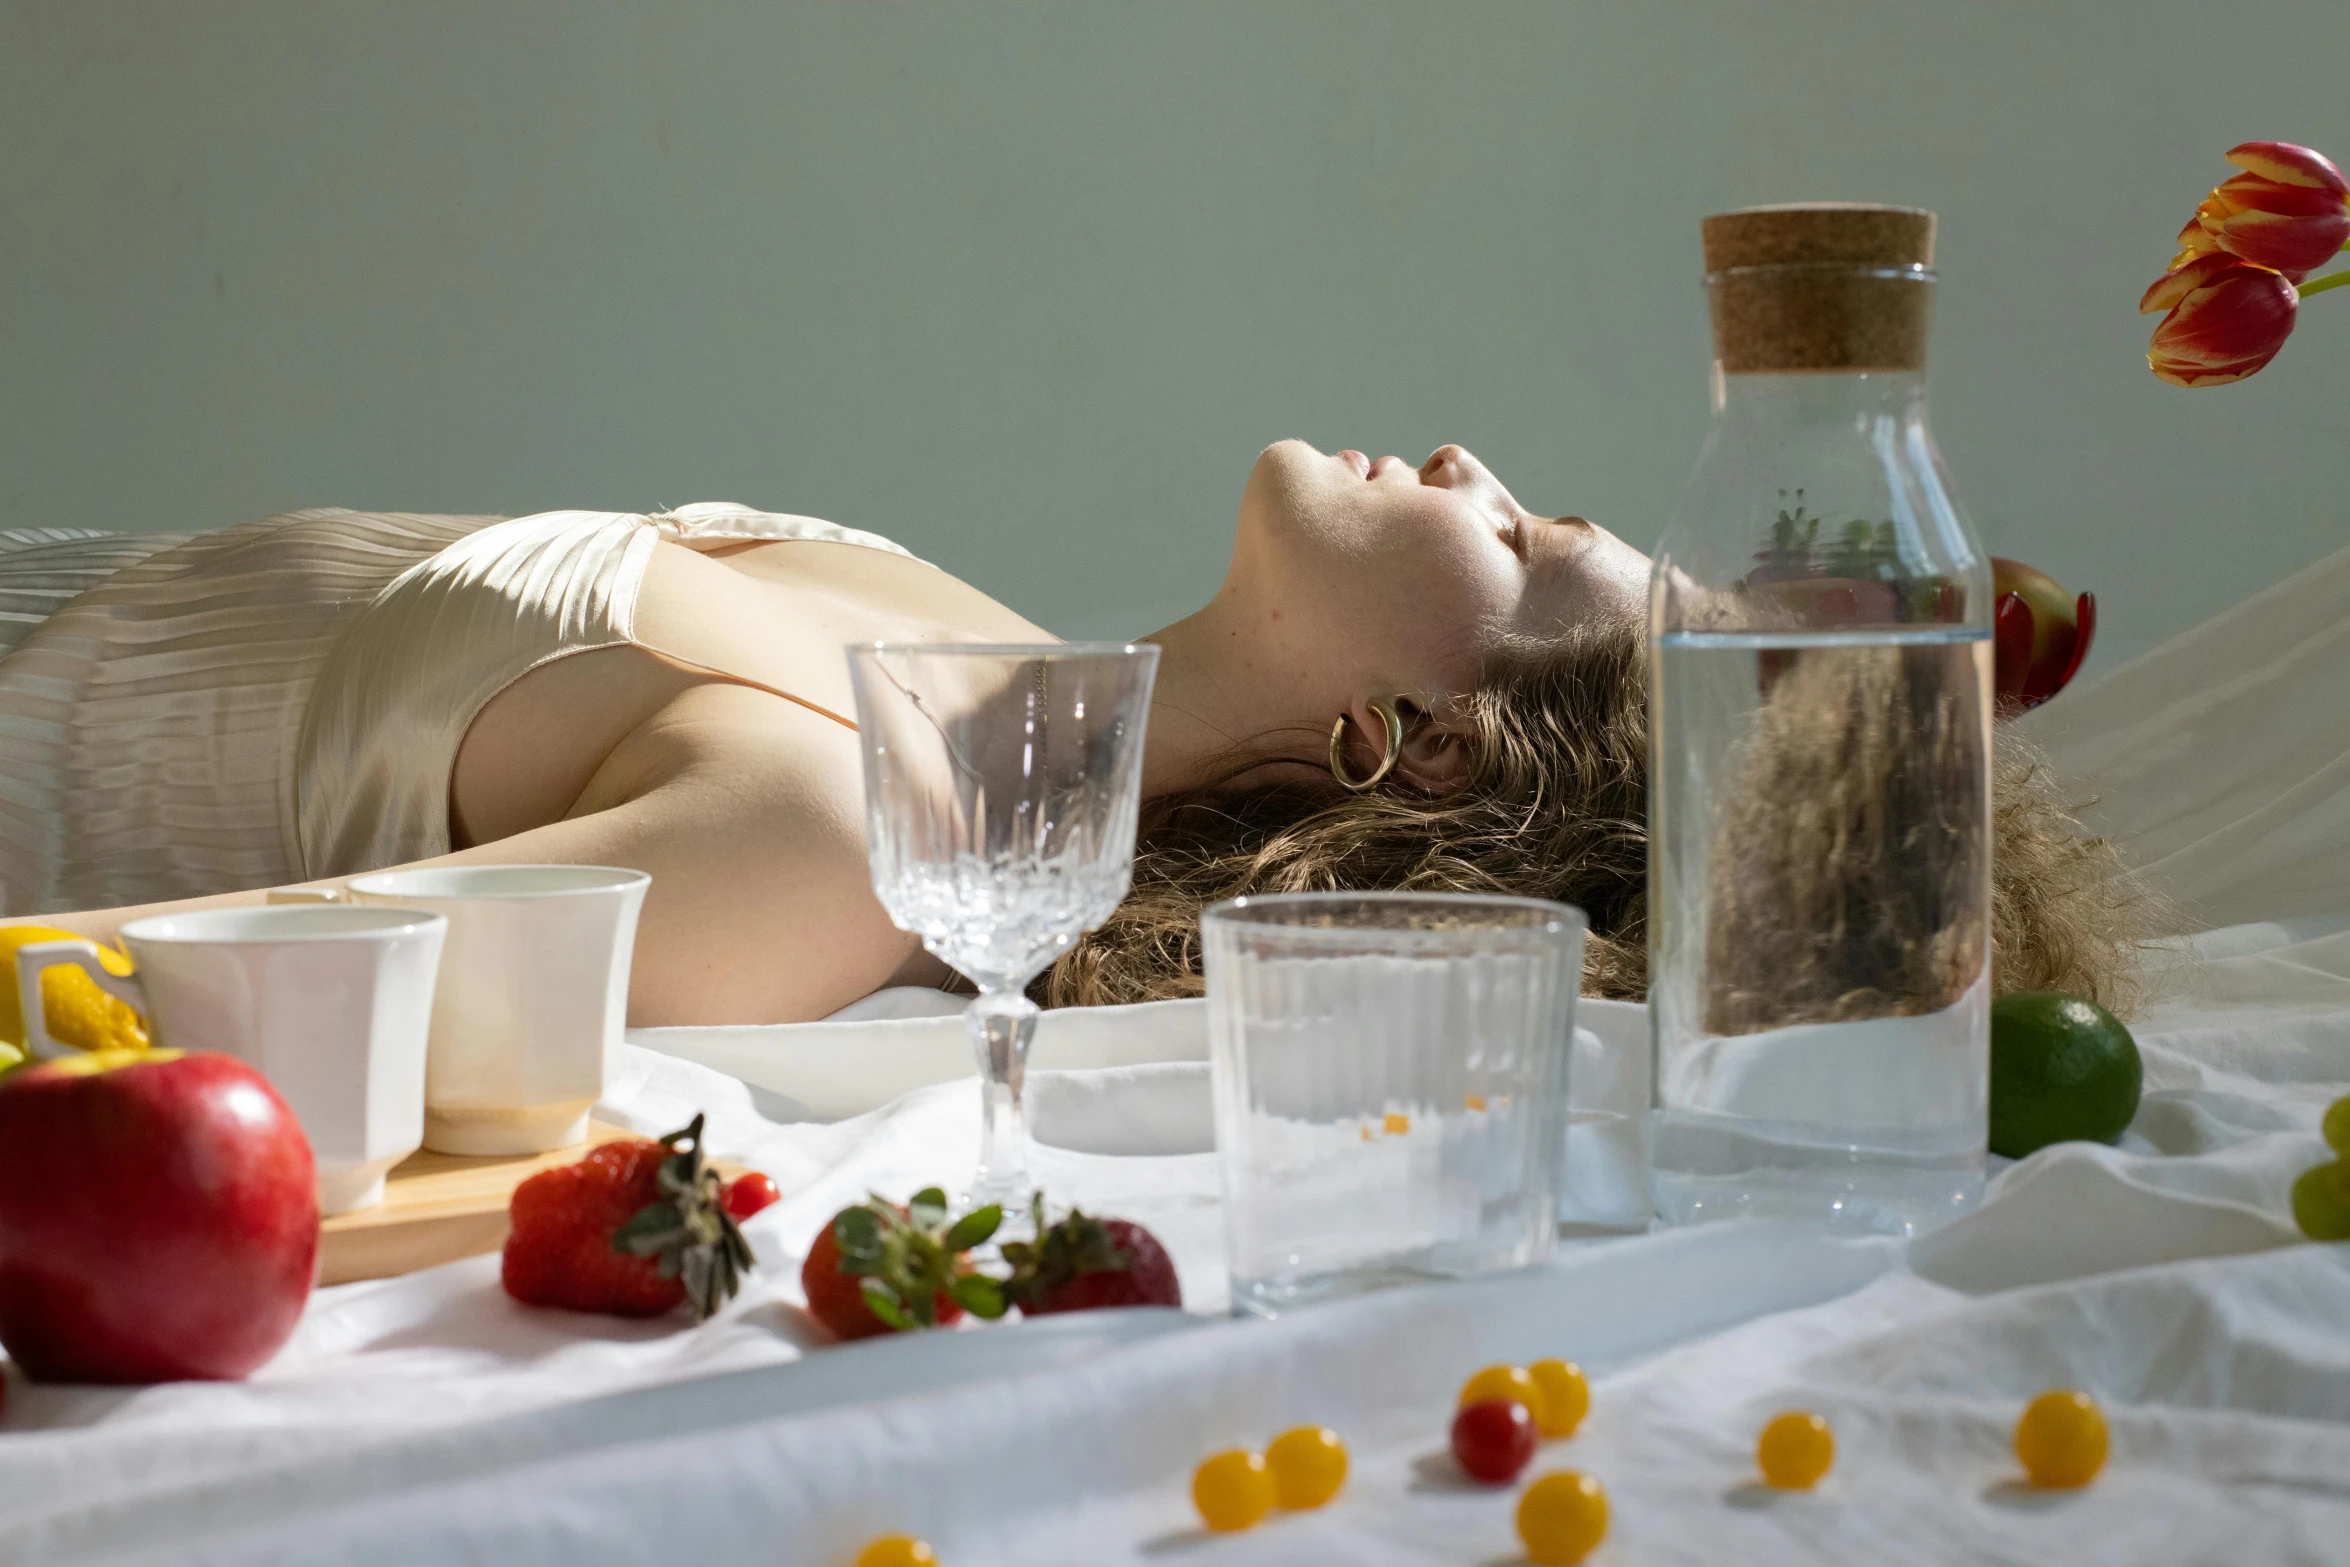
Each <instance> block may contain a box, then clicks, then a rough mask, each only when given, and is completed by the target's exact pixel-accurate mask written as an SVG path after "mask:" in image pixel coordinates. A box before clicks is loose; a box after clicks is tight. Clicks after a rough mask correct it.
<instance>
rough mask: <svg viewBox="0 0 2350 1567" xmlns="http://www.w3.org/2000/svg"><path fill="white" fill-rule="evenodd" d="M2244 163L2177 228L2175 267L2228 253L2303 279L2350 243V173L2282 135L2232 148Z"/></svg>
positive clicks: (2239, 162)
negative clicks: (2345, 176) (2281, 138)
mask: <svg viewBox="0 0 2350 1567" xmlns="http://www.w3.org/2000/svg"><path fill="white" fill-rule="evenodd" d="M2228 161H2229V162H2230V163H2232V164H2235V165H2236V166H2237V167H2238V168H2240V169H2242V170H2244V172H2243V173H2241V174H2239V175H2237V176H2236V177H2235V178H2234V179H2232V180H2229V181H2228V182H2227V183H2226V184H2224V185H2221V186H2219V187H2218V188H2217V189H2215V190H2214V191H2212V193H2211V194H2210V195H2208V196H2206V197H2204V198H2203V205H2202V206H2200V207H2198V208H2196V209H2195V216H2193V217H2192V218H2189V219H2188V220H2187V226H2186V227H2185V228H2183V229H2181V230H2179V244H2180V245H2182V246H2183V247H2185V248H2183V249H2182V250H2181V251H2180V252H2179V253H2178V254H2177V255H2176V256H2174V257H2172V258H2171V266H2172V267H2174V268H2176V267H2178V266H2180V265H2181V264H2182V263H2184V262H2187V261H2191V260H2193V259H2194V258H2195V257H2197V256H2202V255H2212V254H2226V255H2231V256H2235V257H2238V258H2240V259H2242V260H2245V261H2249V262H2251V263H2252V264H2253V265H2254V266H2256V267H2267V268H2268V269H2269V270H2270V271H2272V272H2281V273H2283V274H2284V275H2285V278H2286V281H2288V282H2293V283H2298V282H2300V281H2301V280H2302V279H2303V278H2305V277H2307V276H2309V274H2310V273H2312V272H2315V271H2316V270H2317V269H2318V268H2319V267H2322V266H2324V265H2325V264H2326V263H2327V262H2329V261H2331V260H2333V259H2334V257H2335V256H2337V255H2338V254H2340V253H2341V250H2342V247H2343V246H2344V245H2345V244H2346V243H2350V181H2345V180H2344V179H2343V178H2342V171H2341V170H2340V169H2337V168H2335V167H2334V166H2333V164H2332V163H2331V162H2330V161H2329V160H2327V159H2326V158H2325V157H2324V156H2323V155H2322V154H2320V153H2316V152H2312V151H2311V150H2310V149H2309V148H2307V147H2296V146H2294V145H2293V144H2292V143H2291V142H2283V141H2248V142H2246V143H2244V144H2243V145H2242V146H2240V147H2236V148H2233V149H2231V150H2230V151H2229V153H2228Z"/></svg>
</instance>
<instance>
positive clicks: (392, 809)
mask: <svg viewBox="0 0 2350 1567" xmlns="http://www.w3.org/2000/svg"><path fill="white" fill-rule="evenodd" d="M38 531H40V532H42V533H43V534H44V535H48V534H52V533H58V532H62V531H64V530H38ZM665 539H666V540H670V541H673V542H676V543H679V544H683V545H685V546H687V547H688V548H698V549H715V548H721V547H724V546H726V545H730V544H735V543H740V542H744V541H760V540H777V539H817V540H826V541H831V542H836V543H844V544H857V545H862V546H866V547H869V548H874V549H882V550H888V551H890V552H892V553H895V554H899V555H903V554H905V553H906V552H905V551H904V550H902V549H900V548H899V547H898V546H897V545H895V544H893V543H891V542H890V541H889V540H887V539H884V538H881V537H880V536H879V535H876V534H871V533H864V532H860V531H858V530H856V529H852V528H842V527H839V526H837V525H835V524H832V523H828V522H823V521H820V520H818V519H816V518H812V517H797V516H790V515H785V514H781V513H772V512H759V511H753V510H751V509H750V508H748V507H743V506H737V505H732V504H729V503H723V502H718V503H709V504H704V505H699V506H687V507H681V508H679V509H678V510H676V511H674V512H668V513H664V514H662V515H659V516H642V515H637V514H634V513H622V512H577V511H573V512H547V513H542V514H540V515H538V516H532V517H519V518H515V519H513V520H512V521H506V520H503V519H500V518H496V517H470V516H431V515H423V514H417V513H407V512H352V511H344V510H340V509H334V510H321V511H304V512H289V513H286V514H283V515H281V516H277V517H270V518H265V519H263V520H262V521H259V522H254V523H247V524H245V525H244V526H242V527H237V528H231V529H229V530H227V531H226V532H223V533H215V534H204V535H198V536H196V537H193V538H187V537H181V538H177V539H165V540H160V541H159V540H158V539H156V538H155V537H153V536H148V537H145V538H139V537H137V536H123V535H83V536H79V537H74V538H60V537H48V536H44V537H40V538H29V537H28V536H26V535H24V534H19V535H13V536H7V539H4V540H0V614H9V613H14V614H17V615H19V616H21V617H22V618H21V619H20V620H19V621H15V622H0V625H6V626H10V627H15V626H22V627H24V628H25V629H24V630H23V631H22V632H21V634H18V635H16V637H15V640H14V643H13V645H12V646H10V647H8V648H6V649H5V650H4V651H0V914H6V915H13V914H31V913H41V912H63V911H66V910H71V909H84V908H105V907H112V906H118V905H122V904H131V903H150V902H161V901H165V900H168V899H173V898H186V897H200V896H203V895H205V894H209V893H217V892H229V891H236V890H240V889H247V888H254V887H272V886H282V885H284V884H286V883H289V882H296V881H306V880H311V879H315V878H319V877H325V876H340V875H349V874H353V873H356V872H359V871H364V870H373V869H376V868H379V867H381V866H386V865H399V864H405V863H408V862H410V861H414V860H420V859H429V858H431V857H433V856H434V855H438V854H444V853H446V852H448V849H449V847H450V843H449V776H450V773H451V771H452V769H453V768H454V767H455V765H456V759H457V750H458V747H459V746H460V745H462V744H463V742H464V739H465V731H466V729H467V728H468V726H470V725H471V724H472V722H473V719H474V717H475V715H477V714H478V713H479V712H480V711H481V709H482V708H483V707H484V706H485V705H487V704H488V702H489V701H490V700H491V698H493V697H495V696H496V695H497V694H498V693H499V692H500V691H502V690H504V689H505V688H506V686H507V685H509V684H510V683H512V682H513V681H514V680H516V679H518V678H520V677H521V676H522V675H524V674H526V673H528V672H529V671H530V670H531V669H534V668H536V667H537V666H538V665H540V664H543V663H546V662H548V661H549V660H551V659H556V658H562V657H565V656H567V655H569V654H572V653H579V652H586V651H590V650H592V649H595V648H600V647H610V646H614V645H618V644H624V643H628V642H631V641H633V640H634V624H635V611H636V594H637V588H638V586H639V585H640V584H641V583H642V581H643V579H644V572H645V567H646V566H647V565H648V564H649V563H650V561H651V559H652V555H653V551H654V549H655V548H656V547H657V546H658V545H659V544H660V543H661V541H663V540H665ZM9 540H21V541H22V542H9ZM159 544H160V547H158V545H159ZM19 562H23V563H25V569H23V570H21V571H20V570H19V566H18V563H19ZM41 617H45V618H41ZM687 662H691V660H690V659H688V660H687ZM713 673H718V674H722V673H723V671H713ZM730 678H731V677H730Z"/></svg>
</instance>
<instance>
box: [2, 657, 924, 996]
mask: <svg viewBox="0 0 2350 1567" xmlns="http://www.w3.org/2000/svg"><path fill="white" fill-rule="evenodd" d="M862 798H863V779H862V772H861V761H860V758H859V756H858V754H857V739H856V736H855V735H853V734H851V733H850V732H848V731H847V730H844V729H842V728H840V727H839V726H838V725H836V724H833V723H830V722H828V721H826V720H824V719H820V718H817V717H815V716H814V715H812V714H806V713H802V712H800V711H799V710H797V709H793V708H789V707H788V706H787V705H786V704H784V703H781V702H778V701H776V699H775V698H773V697H771V696H766V695H764V694H761V693H759V692H755V691H750V690H746V689H744V688H742V687H739V686H724V685H709V686H700V687H696V688H695V689H693V690H691V691H689V692H687V693H685V694H684V695H683V696H681V697H679V698H678V699H677V700H675V701H673V702H671V703H669V704H668V705H667V706H666V707H664V708H663V710H662V711H661V712H660V713H658V714H657V715H655V716H654V717H653V718H652V719H650V720H648V721H647V722H646V723H644V724H642V725H640V726H639V727H638V728H637V729H635V730H634V731H632V732H631V733H630V734H629V735H628V736H627V737H626V738H624V739H623V740H622V741H621V742H620V744H619V745H618V746H616V747H615V748H614V749H613V751H612V752H611V754H610V755H609V756H608V757H606V759H605V761H604V763H603V765H602V766H601V767H600V768H598V769H597V771H596V774H595V776H594V778H593V779H592V780H591V781H590V783H589V784H588V787H587V789H586V790H585V791H584V792H583V793H582V795H581V796H580V800H579V802H578V804H577V805H575V806H574V807H573V809H572V813H571V814H570V815H569V816H568V817H567V818H565V819H564V820H562V821H559V822H553V823H549V824H548V825H546V826H544V827H536V828H532V829H530V830H528V831H525V832H519V833H515V834H513V835H512V836H510V837H506V838H501V839H499V840H497V841H496V842H494V843H486V844H481V845H478V846H476V847H474V848H470V849H464V850H460V851H458V852H457V853H454V854H447V855H442V856H439V857H437V858H435V859H431V860H426V861H422V862H419V863H422V864H426V865H514V864H571V865H624V866H630V867H633V868H635V869H638V870H642V871H647V872H650V873H651V875H652V878H653V884H652V887H651V888H650V889H649V890H648V891H647V893H646V896H645V908H644V915H643V918H642V920H641V921H640V923H639V925H638V928H637V942H636V959H635V966H634V969H633V970H632V973H631V982H630V987H629V1008H628V1012H629V1016H628V1020H629V1023H630V1024H631V1025H632V1026H635V1027H659V1026H664V1025H674V1024H690V1023H780V1022H798V1021H803V1020H806V1019H810V1018H818V1017H823V1016H824V1015H825V1014H827V1013H830V1012H834V1011H837V1010H838V1009H839V1008H841V1007H844V1006H846V1005H848V1004H849V1003H850V1002H852V1001H854V1000H856V999H857V998H858V997H860V996H864V995H868V994H870V993H871V992H873V991H875V990H878V989H880V988H881V987H882V986H884V985H887V984H890V983H892V982H898V983H927V982H932V981H933V980H935V979H938V978H943V977H944V971H943V970H942V969H940V968H939V967H938V965H937V964H936V963H935V960H932V959H930V958H929V957H928V955H927V954H925V953H923V952H922V950H921V948H920V946H919V944H918V943H917V942H916V941H915V939H914V938H913V937H912V936H910V935H908V934H906V933H905V932H904V931H901V930H899V929H897V928H896V927H895V926H894V925H892V924H891V923H890V920H889V916H888V915H887V914H886V913H884V912H883V910H882V908H881V905H880V903H879V901H878V900H876V899H875V898H874V896H873V888H872V883H871V880H870V878H869V873H868V870H867V865H866V858H865V842H864V825H863V820H862V809H861V803H860V802H861V801H862ZM305 885H315V886H333V885H338V883H336V882H316V883H307V884H305ZM266 897H267V894H266V893H265V892H262V891H249V892H235V893H227V894H223V895H221V896H217V897H208V898H190V899H185V900H181V901H178V902H173V903H157V904H147V905H143V906H140V907H135V908H122V909H102V910H89V911H85V912H83V913H79V914H60V915H35V916H31V917H29V918H26V919H23V920H10V921H7V922H5V923H9V924H42V925H54V926H57V927H59V928H61V929H66V930H71V931H75V932H77V933H79V934H82V935H86V936H89V937H91V938H92V939H94V940H100V941H111V940H112V939H113V938H114V935H115V932H116V930H117V928H118V927H120V926H121V925H122V924H123V923H124V922H125V921H128V920H132V919H136V918H138V917H140V916H141V915H145V914H159V913H167V912H178V911H181V910H189V909H202V908H221V907H232V906H236V905H240V904H247V905H249V904H256V903H260V902H262V901H264V899H265V898H266Z"/></svg>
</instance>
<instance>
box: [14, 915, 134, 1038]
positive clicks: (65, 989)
mask: <svg viewBox="0 0 2350 1567" xmlns="http://www.w3.org/2000/svg"><path fill="white" fill-rule="evenodd" d="M81 939H82V938H81V937H80V936H77V935H75V934H74V933H73V932H72V931H70V930H56V929H53V928H51V927H49V926H46V925H11V926H7V927H5V928H0V1069H5V1068H6V1067H9V1066H13V1065H15V1064H17V1062H20V1061H22V1060H23V1059H24V1054H25V1052H24V1049H23V1046H24V1042H25V1026H24V1007H23V1003H22V1001H21V999H20V998H19V997H18V995H17V993H16V949H17V948H19V947H23V946H28V945H30V944H31V943H33V942H36V941H79V940H81ZM98 962H99V965H100V966H101V967H103V968H104V969H105V970H106V972H107V973H109V974H128V973H129V972H130V971H131V960H130V959H129V957H127V956H126V955H124V954H123V953H120V952H116V951H114V950H113V949H112V948H109V947H100V948H99V949H98ZM41 1010H42V1013H43V1015H44V1016H45V1018H46V1019H47V1021H48V1024H49V1037H50V1038H52V1039H54V1040H56V1041H57V1042H58V1043H59V1044H61V1045H71V1046H73V1047H74V1048H75V1049H77V1050H144V1049H146V1048H147V1047H148V1046H149V1045H150V1044H151V1043H153V1041H152V1040H150V1039H149V1037H148V1034H147V1021H146V1019H144V1018H142V1017H140V1016H139V1013H138V1009H137V1008H136V1007H133V1006H132V1005H131V1004H130V1003H129V1002H127V1001H124V1000H123V999H122V998H120V997H119V996H114V995H110V994H108V993H107V992H106V991H103V990H101V989H99V988H98V982H97V981H96V980H94V979H92V978H90V976H89V975H87V974H85V973H83V972H82V971H81V970H80V969H78V968H69V967H64V966H60V967H57V968H53V969H50V970H49V971H48V972H47V973H45V974H43V975H42V976H41ZM11 1058H13V1059H11Z"/></svg>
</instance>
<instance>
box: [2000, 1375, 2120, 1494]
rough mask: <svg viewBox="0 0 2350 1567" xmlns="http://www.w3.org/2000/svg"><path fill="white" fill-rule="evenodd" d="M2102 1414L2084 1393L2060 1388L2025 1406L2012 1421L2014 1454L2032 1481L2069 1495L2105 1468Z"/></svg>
mask: <svg viewBox="0 0 2350 1567" xmlns="http://www.w3.org/2000/svg"><path fill="white" fill-rule="evenodd" d="M2109 1441H2110V1438H2108V1436H2107V1435H2106V1430H2105V1415H2104V1412H2103V1411H2101V1410H2100V1409H2098V1407H2097V1400H2095V1399H2093V1398H2091V1397H2090V1396H2089V1395H2088V1394H2086V1393H2076V1392H2073V1391H2072V1390H2070V1389H2064V1388H2060V1389H2057V1390H2054V1391H2051V1392H2047V1393H2043V1394H2041V1395H2040V1396H2039V1397H2038V1398H2035V1399H2033V1400H2032V1401H2031V1403H2029V1404H2028V1405H2026V1406H2025V1407H2024V1416H2023V1418H2022V1419H2021V1420H2018V1421H2017V1422H2016V1423H2015V1456H2016V1460H2017V1462H2019V1463H2021V1464H2022V1465H2023V1466H2024V1474H2025V1475H2026V1477H2028V1478H2029V1479H2030V1480H2031V1482H2032V1483H2033V1484H2034V1485H2036V1486H2040V1487H2042V1488H2043V1489H2046V1490H2051V1491H2073V1490H2078V1489H2079V1488H2080V1487H2082V1486H2084V1485H2087V1484H2088V1483H2089V1482H2090V1481H2092V1480H2094V1479H2096V1478H2097V1471H2098V1470H2100V1469H2102V1468H2104V1467H2105V1452H2106V1448H2107V1446H2108V1445H2109Z"/></svg>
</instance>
